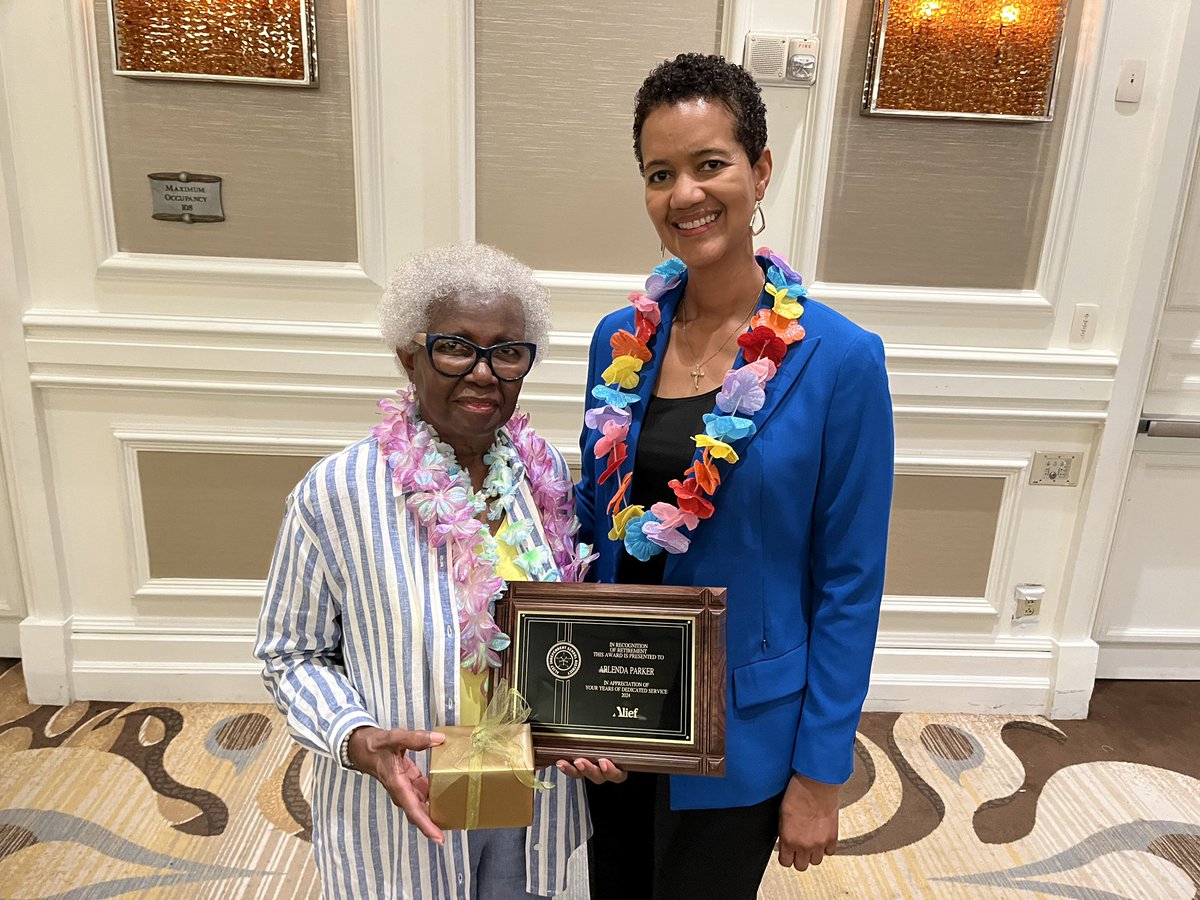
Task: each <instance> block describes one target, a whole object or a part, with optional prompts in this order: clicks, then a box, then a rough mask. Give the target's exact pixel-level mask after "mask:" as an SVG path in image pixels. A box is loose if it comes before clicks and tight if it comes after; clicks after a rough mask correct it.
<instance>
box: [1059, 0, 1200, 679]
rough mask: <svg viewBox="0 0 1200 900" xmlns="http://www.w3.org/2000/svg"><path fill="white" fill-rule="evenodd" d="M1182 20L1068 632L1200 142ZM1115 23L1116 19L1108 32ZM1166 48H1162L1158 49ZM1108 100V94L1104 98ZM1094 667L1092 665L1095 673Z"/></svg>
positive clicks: (1190, 27)
mask: <svg viewBox="0 0 1200 900" xmlns="http://www.w3.org/2000/svg"><path fill="white" fill-rule="evenodd" d="M1183 15H1185V16H1186V18H1185V19H1184V20H1183V21H1182V22H1179V23H1178V26H1177V27H1176V28H1175V29H1174V35H1173V37H1177V38H1178V41H1179V46H1178V48H1177V49H1173V51H1172V53H1171V54H1169V55H1168V59H1167V60H1166V64H1167V65H1172V66H1174V67H1175V68H1174V74H1175V77H1174V78H1173V79H1172V80H1170V81H1167V82H1165V83H1164V84H1163V87H1162V94H1163V96H1162V99H1161V100H1160V101H1159V103H1160V108H1161V109H1162V110H1163V111H1162V112H1161V113H1160V115H1159V119H1158V121H1159V122H1160V123H1161V125H1160V130H1161V133H1162V142H1163V148H1164V149H1163V153H1162V156H1161V159H1160V160H1159V164H1158V165H1157V166H1156V167H1155V169H1154V170H1153V171H1154V175H1155V178H1154V180H1152V181H1150V182H1149V183H1148V184H1147V185H1146V191H1145V192H1146V194H1147V196H1148V197H1149V202H1148V203H1147V210H1146V212H1145V218H1146V223H1145V247H1146V251H1145V252H1144V253H1143V254H1142V256H1141V258H1140V260H1139V263H1138V264H1137V265H1130V267H1129V273H1128V278H1127V280H1128V283H1129V285H1130V287H1129V290H1128V291H1127V293H1128V294H1129V296H1130V297H1131V298H1140V301H1141V311H1140V314H1136V315H1135V314H1130V315H1129V318H1128V324H1127V326H1126V327H1125V329H1124V334H1123V341H1122V344H1123V349H1122V352H1121V367H1120V369H1119V370H1118V372H1117V376H1116V378H1115V379H1114V381H1113V389H1112V390H1113V393H1112V399H1111V401H1110V411H1111V414H1110V421H1109V423H1108V426H1107V427H1106V428H1105V429H1104V432H1103V434H1102V436H1101V438H1100V441H1099V444H1098V446H1097V448H1096V452H1095V460H1094V463H1093V470H1092V477H1091V479H1090V481H1089V484H1088V485H1086V486H1085V490H1084V496H1083V498H1082V501H1083V503H1084V508H1086V510H1087V515H1086V516H1080V517H1079V522H1078V524H1077V528H1076V533H1075V538H1074V540H1073V542H1072V546H1071V548H1070V555H1069V559H1070V563H1069V565H1068V568H1067V577H1066V581H1065V583H1064V601H1065V602H1064V603H1063V604H1062V606H1061V609H1060V613H1059V616H1058V621H1057V623H1056V624H1057V627H1058V630H1059V633H1060V634H1061V635H1062V636H1063V638H1064V639H1065V640H1081V639H1090V638H1091V636H1092V633H1093V629H1094V627H1095V625H1096V622H1097V619H1098V617H1099V616H1100V615H1101V612H1100V598H1101V596H1102V594H1103V589H1104V578H1105V572H1106V569H1107V566H1108V561H1109V557H1110V554H1111V552H1112V548H1113V542H1114V539H1115V536H1116V530H1117V516H1118V512H1119V510H1120V506H1121V499H1122V497H1123V496H1124V493H1125V485H1126V480H1127V478H1128V476H1129V472H1130V468H1131V461H1132V458H1133V451H1134V446H1135V439H1136V434H1137V421H1138V418H1139V416H1140V414H1141V407H1142V401H1143V399H1144V397H1145V392H1146V387H1147V383H1148V380H1149V374H1150V362H1151V359H1152V355H1153V350H1154V345H1155V339H1156V336H1157V333H1158V323H1159V321H1160V320H1161V317H1162V307H1163V304H1164V303H1165V296H1166V290H1167V287H1168V285H1169V284H1170V282H1171V275H1172V272H1173V271H1174V268H1175V262H1176V252H1177V249H1178V246H1179V236H1180V226H1181V220H1182V215H1183V210H1184V204H1185V202H1186V198H1187V193H1188V191H1187V187H1188V184H1189V173H1190V172H1191V171H1192V167H1193V166H1194V164H1195V159H1196V154H1197V151H1198V149H1200V135H1198V133H1197V129H1196V123H1197V120H1198V118H1200V65H1197V64H1196V62H1195V60H1197V59H1200V11H1197V10H1195V9H1193V10H1192V11H1191V13H1190V15H1188V14H1187V13H1186V12H1184V13H1183ZM1109 31H1111V21H1110V22H1109V23H1106V27H1105V33H1106V35H1107V34H1108V32H1109ZM1160 53H1161V51H1160ZM1175 53H1178V56H1177V57H1176V56H1175V55H1174V54H1175ZM1106 102H1107V101H1106ZM1094 676H1095V669H1094V668H1093V677H1094Z"/></svg>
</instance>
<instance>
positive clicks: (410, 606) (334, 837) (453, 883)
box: [255, 439, 591, 900]
mask: <svg viewBox="0 0 1200 900" xmlns="http://www.w3.org/2000/svg"><path fill="white" fill-rule="evenodd" d="M555 458H556V461H557V465H558V468H559V472H558V474H559V475H560V476H561V477H563V478H564V479H566V478H568V475H567V468H566V464H565V463H564V462H563V460H562V458H561V456H559V455H558V454H557V452H556V453H555ZM404 501H405V497H404V495H402V494H400V493H399V492H398V491H396V490H395V489H394V487H393V483H392V478H391V472H390V470H389V468H388V465H387V461H386V459H385V458H384V457H383V456H382V454H380V452H379V449H378V447H377V445H376V443H375V441H374V440H373V439H367V440H363V441H359V442H358V443H356V444H352V445H351V446H349V447H347V448H346V449H345V450H342V451H340V452H338V453H334V454H332V455H330V456H328V457H326V458H325V459H323V460H321V461H320V462H319V463H317V465H316V466H315V467H313V469H312V470H311V471H310V472H309V473H308V474H307V475H306V476H305V477H304V479H303V480H302V481H301V482H300V484H299V485H297V487H296V489H295V490H294V491H293V492H292V494H291V495H290V496H289V497H288V500H287V509H286V514H285V516H284V521H283V528H282V530H281V532H280V535H279V542H278V544H277V545H276V548H275V556H274V559H273V560H272V562H271V571H270V575H269V578H268V581H267V592H266V598H265V602H264V604H263V611H262V616H261V619H260V621H259V635H258V643H257V646H256V648H255V655H256V656H257V657H258V658H259V659H261V660H263V661H264V662H265V664H266V667H265V670H264V673H263V678H264V680H265V681H266V684H267V688H268V690H269V691H270V692H271V694H272V696H273V697H274V698H275V703H276V705H277V706H278V707H279V709H280V711H281V712H282V713H283V714H284V715H285V716H286V717H287V724H288V728H289V729H290V731H291V733H292V735H293V736H294V737H295V739H296V740H297V741H298V742H299V743H300V744H301V745H303V746H304V747H307V748H308V749H309V750H311V751H312V752H313V755H314V758H313V788H312V811H313V850H314V853H315V856H316V862H317V868H318V870H319V871H320V874H321V882H322V885H323V890H324V894H325V896H326V897H344V898H354V900H358V898H375V897H378V898H392V897H411V898H422V900H441V898H447V900H448V898H457V900H467V898H468V897H470V893H471V884H470V882H471V873H470V864H469V858H468V855H467V841H468V840H469V839H470V836H469V833H467V832H462V831H449V832H446V843H445V845H444V846H438V845H437V844H435V843H433V842H432V841H430V840H429V839H428V838H426V837H424V836H423V835H422V834H421V833H420V832H419V831H417V829H416V828H414V827H413V826H412V825H411V824H410V823H409V822H408V820H407V819H406V818H405V816H404V813H403V812H402V811H401V810H400V809H399V808H398V807H396V806H394V805H393V804H392V802H391V799H390V798H389V797H388V794H387V792H386V791H385V790H384V788H383V786H382V785H381V784H380V783H379V782H378V781H376V780H375V779H374V778H372V777H371V776H369V775H364V774H361V773H359V772H356V771H354V770H351V769H346V768H344V767H343V766H342V765H341V763H340V759H339V755H340V749H341V745H342V741H343V740H344V739H345V738H346V736H347V735H348V734H349V733H350V732H351V731H352V730H353V729H355V728H357V727H359V726H361V725H374V726H378V727H380V728H404V729H409V730H417V729H435V728H438V727H439V726H442V725H451V724H455V723H456V721H457V711H458V696H459V681H460V677H459V673H460V668H459V642H458V610H457V607H456V605H455V599H454V582H453V579H452V578H451V575H450V566H449V564H450V559H449V558H448V552H447V548H446V547H445V546H443V547H440V548H435V547H434V546H433V545H432V544H431V543H430V541H429V534H428V531H427V529H426V528H425V527H424V526H423V525H422V524H421V523H420V521H419V520H418V519H417V518H416V516H415V515H413V514H412V513H411V512H410V511H409V510H408V508H407V507H406V505H405V502H404ZM508 516H509V519H510V521H513V522H518V521H526V520H528V521H531V522H532V523H534V525H535V526H536V527H535V528H533V529H529V531H530V535H529V537H528V539H527V544H528V546H525V545H522V546H521V547H519V548H518V549H519V550H529V549H534V548H535V547H538V546H545V544H546V537H545V533H544V532H543V531H542V526H541V519H540V517H539V515H538V512H537V507H536V506H535V505H534V501H533V497H532V495H531V494H530V491H529V485H528V482H527V481H526V480H525V479H524V478H522V480H521V487H520V489H519V495H518V496H517V498H516V500H515V502H514V503H513V504H512V506H511V507H510V508H509V511H508ZM412 756H413V758H414V759H415V760H416V763H417V765H418V766H419V767H420V768H421V770H422V771H428V752H421V753H413V754H412ZM547 777H549V778H550V779H551V780H552V781H553V782H554V788H553V790H550V791H544V792H540V793H539V794H538V798H537V801H536V802H535V805H534V819H533V825H532V826H531V827H530V828H529V829H528V831H527V835H526V841H525V850H526V873H527V877H526V889H527V890H528V891H530V892H531V893H534V894H540V895H552V894H555V893H559V892H561V891H562V890H563V889H564V887H565V884H566V874H567V860H568V858H569V856H570V855H571V852H572V851H573V850H574V849H575V848H576V847H577V846H578V845H579V844H580V843H582V842H583V841H584V840H586V839H587V837H588V834H589V832H590V829H591V826H590V824H589V821H588V816H587V809H586V805H585V803H586V801H585V799H584V794H583V790H582V787H581V786H580V784H579V783H578V782H577V781H576V780H575V779H572V778H569V777H567V776H565V775H563V774H562V773H561V772H559V771H558V770H557V769H554V768H551V769H550V770H549V771H548V773H547Z"/></svg>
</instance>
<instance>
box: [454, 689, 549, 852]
mask: <svg viewBox="0 0 1200 900" xmlns="http://www.w3.org/2000/svg"><path fill="white" fill-rule="evenodd" d="M530 712H531V710H530V708H529V704H528V703H526V702H525V698H524V697H522V696H521V692H520V691H518V690H517V689H516V688H513V687H510V686H509V684H508V681H507V680H501V681H500V683H499V684H498V685H497V686H496V690H495V691H494V692H493V694H492V699H491V700H490V701H489V702H488V705H487V709H486V710H484V712H483V716H482V717H481V718H480V720H479V724H478V725H476V726H475V727H474V729H473V730H472V731H471V740H470V742H463V743H462V744H461V745H456V746H455V747H453V748H449V747H448V748H447V749H448V750H451V751H452V753H451V755H450V756H449V758H448V762H449V763H450V765H452V766H453V767H455V768H458V769H462V768H464V767H465V768H466V770H467V779H468V780H467V820H466V828H467V829H472V828H478V827H479V809H480V800H481V797H482V793H483V791H482V788H483V762H484V758H485V757H486V756H488V755H489V754H492V755H493V756H498V757H499V758H500V759H501V760H502V761H503V764H504V765H506V766H508V767H509V768H510V769H511V770H512V773H513V775H514V776H516V779H517V780H518V781H519V782H520V783H521V784H523V785H524V786H525V787H527V788H530V789H531V790H535V791H548V790H550V789H551V788H553V787H554V784H553V783H552V782H549V781H542V780H541V779H539V778H537V776H535V775H534V774H533V773H532V772H531V771H529V769H527V768H525V759H524V757H523V755H522V753H521V744H520V741H519V740H518V739H517V735H518V734H519V733H520V730H521V726H522V725H524V724H525V722H527V721H528V720H529V715H530ZM443 789H444V788H443Z"/></svg>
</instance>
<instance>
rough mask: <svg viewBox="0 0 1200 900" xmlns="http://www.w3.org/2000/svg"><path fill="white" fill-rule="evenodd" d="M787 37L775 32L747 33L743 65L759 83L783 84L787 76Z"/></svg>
mask: <svg viewBox="0 0 1200 900" xmlns="http://www.w3.org/2000/svg"><path fill="white" fill-rule="evenodd" d="M787 58H788V39H787V38H786V37H784V36H783V35H777V34H748V35H746V49H745V56H744V60H745V61H744V62H743V65H744V66H745V68H746V71H747V72H749V73H750V74H751V75H752V76H753V77H754V80H755V81H757V82H759V83H760V84H783V81H784V79H785V78H786V77H787Z"/></svg>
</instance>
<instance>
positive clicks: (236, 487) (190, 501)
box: [138, 450, 318, 579]
mask: <svg viewBox="0 0 1200 900" xmlns="http://www.w3.org/2000/svg"><path fill="white" fill-rule="evenodd" d="M317 459H318V457H311V456H259V455H254V454H239V453H184V452H164V451H155V450H151V451H147V450H142V451H140V452H139V453H138V480H139V482H140V483H141V491H142V515H143V518H144V520H145V525H146V546H147V549H148V552H149V556H150V577H151V578H251V579H253V578H259V579H265V578H266V577H267V568H268V566H269V565H270V562H271V552H272V551H273V550H274V547H275V538H276V537H277V536H278V534H279V525H280V522H282V521H283V501H284V498H286V497H287V495H288V494H289V493H290V492H291V490H292V488H294V487H295V486H296V484H297V483H299V481H300V479H301V478H303V477H304V473H306V472H307V471H308V470H309V469H310V468H312V466H313V463H315V462H316V461H317Z"/></svg>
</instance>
